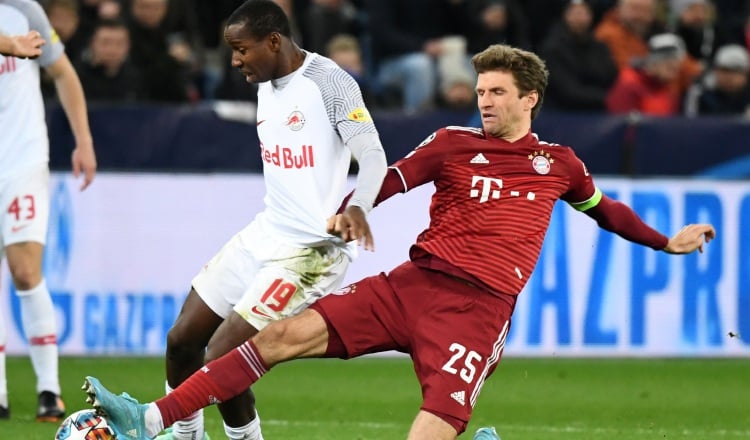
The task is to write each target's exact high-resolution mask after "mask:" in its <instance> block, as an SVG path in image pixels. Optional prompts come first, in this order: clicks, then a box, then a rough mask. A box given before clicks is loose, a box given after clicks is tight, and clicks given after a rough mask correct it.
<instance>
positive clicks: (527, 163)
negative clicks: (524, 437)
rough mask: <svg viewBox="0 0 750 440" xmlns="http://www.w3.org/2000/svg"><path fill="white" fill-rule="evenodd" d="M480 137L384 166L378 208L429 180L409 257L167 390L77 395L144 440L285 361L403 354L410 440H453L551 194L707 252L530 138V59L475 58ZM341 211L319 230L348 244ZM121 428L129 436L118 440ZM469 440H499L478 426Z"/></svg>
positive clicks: (459, 134)
mask: <svg viewBox="0 0 750 440" xmlns="http://www.w3.org/2000/svg"><path fill="white" fill-rule="evenodd" d="M472 61H473V64H474V68H475V70H476V71H477V74H478V77H477V86H476V92H477V101H478V105H479V110H480V112H481V116H482V126H483V128H482V129H478V128H466V127H446V128H443V129H441V130H438V131H437V132H435V133H434V134H432V135H430V136H429V137H428V138H427V139H426V140H425V141H424V142H422V144H420V145H419V146H418V147H417V148H416V149H415V150H414V151H413V152H411V153H409V155H407V156H406V157H405V158H403V159H401V160H400V161H398V162H396V163H395V164H394V165H393V166H391V167H390V169H389V172H388V174H387V176H386V178H385V180H384V182H383V186H382V188H381V191H380V194H379V196H378V199H377V201H378V202H382V201H383V200H385V199H387V198H389V197H391V196H392V195H394V194H397V193H401V192H406V191H409V190H410V189H412V188H415V187H417V186H420V185H422V184H425V183H428V182H433V183H434V185H435V194H434V195H433V198H432V204H431V206H430V224H429V226H428V227H427V229H426V230H425V231H424V232H422V233H421V234H420V235H419V237H417V240H416V243H415V244H414V245H413V246H412V248H411V250H410V259H409V261H407V262H405V263H403V264H401V265H400V266H398V267H396V268H395V269H393V270H392V271H391V272H390V273H388V274H383V273H381V274H380V275H376V276H372V277H369V278H365V279H363V280H361V281H359V282H356V283H354V284H352V285H350V286H348V287H346V288H344V289H341V290H339V291H338V292H334V294H332V295H329V296H327V297H324V298H322V299H320V300H319V301H318V302H316V303H315V304H313V305H312V306H310V308H309V309H308V310H306V311H304V312H302V313H301V314H300V315H298V316H296V317H292V318H289V319H283V320H281V321H277V322H273V323H271V324H269V325H268V326H267V327H266V328H264V329H263V330H262V331H261V332H260V333H258V334H257V335H256V336H255V337H253V338H252V339H250V340H248V341H247V342H246V343H244V344H243V345H241V346H239V347H238V348H236V349H235V350H233V351H232V352H230V353H228V354H227V355H225V356H224V357H222V358H220V359H218V360H215V361H213V362H210V363H209V364H208V365H207V366H206V367H205V368H204V369H202V370H200V371H198V372H196V373H195V374H193V376H191V377H190V378H189V379H188V380H187V381H185V382H183V384H182V385H180V386H179V387H178V388H177V389H176V390H175V391H174V392H173V393H171V394H170V395H168V396H166V397H163V398H161V399H159V400H157V401H156V402H151V403H149V404H139V403H137V402H136V401H135V400H133V399H132V398H130V397H128V396H122V395H121V396H115V395H114V394H112V393H111V392H109V391H108V390H106V388H104V387H103V386H102V385H101V383H100V382H99V381H98V380H97V379H96V378H93V377H87V384H86V387H85V388H86V390H87V392H88V393H89V394H90V397H91V398H92V402H93V404H94V406H95V407H97V408H101V409H103V410H104V411H105V412H106V413H107V414H108V415H109V417H110V424H111V425H113V426H114V427H115V430H116V431H117V432H118V435H121V437H118V438H121V440H122V439H148V438H152V437H153V436H154V435H156V433H158V432H159V431H160V430H161V429H163V427H165V426H169V425H170V424H171V423H173V422H174V421H175V420H178V419H180V418H182V417H184V416H185V415H187V414H190V413H192V412H193V411H195V410H196V409H198V408H201V407H204V406H207V405H209V404H212V403H216V402H217V401H224V400H227V399H230V398H231V397H233V396H234V395H236V394H238V393H240V392H242V391H244V390H245V389H247V387H249V386H250V385H251V384H253V383H255V382H256V381H257V380H258V379H259V378H260V377H261V376H263V374H265V373H266V372H267V371H268V369H269V368H271V367H272V366H274V365H276V364H278V363H280V362H283V361H287V360H290V359H295V358H303V357H340V358H345V359H348V358H353V357H357V356H360V355H363V354H366V353H375V352H381V351H386V350H399V351H402V352H406V353H409V354H410V355H411V357H412V359H413V361H414V369H415V371H416V374H417V377H418V379H419V382H420V385H421V387H422V396H423V402H422V405H421V408H420V410H419V412H418V414H417V416H416V419H415V420H414V422H413V424H412V426H411V429H410V431H409V434H408V439H410V440H443V439H455V438H456V436H457V435H459V434H461V433H462V432H463V431H464V430H465V429H466V426H467V424H468V423H469V420H470V418H471V414H472V410H473V407H474V404H475V403H476V400H477V397H478V395H479V392H480V390H481V388H482V385H483V384H484V382H485V381H486V380H487V378H488V377H489V376H490V375H491V374H492V372H493V371H494V369H495V367H496V366H497V363H498V362H499V360H500V356H501V355H502V351H503V347H504V345H505V339H506V336H507V334H508V331H509V329H510V325H511V315H512V313H513V309H514V306H515V304H516V297H517V295H518V294H519V293H520V292H521V289H522V288H523V286H524V285H525V284H526V282H527V281H528V279H529V277H530V276H531V272H532V270H533V268H534V265H535V264H536V262H537V259H538V257H539V253H540V250H541V247H542V242H543V240H544V236H545V233H546V230H547V227H548V224H549V221H550V216H551V213H552V208H553V206H554V204H555V202H556V201H557V200H558V199H562V200H564V201H566V202H568V203H569V204H570V205H571V206H573V208H575V209H576V210H579V211H582V212H584V213H586V214H587V215H589V216H590V217H592V218H593V219H594V220H596V221H597V223H598V224H599V226H600V227H602V228H604V229H607V230H609V231H612V232H615V233H617V234H619V235H620V236H622V237H624V238H626V239H628V240H630V241H633V242H635V243H639V244H642V245H644V246H649V247H651V248H653V249H655V250H662V251H665V252H668V253H673V254H684V253H690V252H693V251H695V250H701V251H702V250H703V245H704V243H705V242H708V241H710V240H711V239H712V238H713V237H714V235H715V231H714V228H713V227H712V226H711V225H705V224H697V225H688V226H685V227H684V228H683V229H681V230H680V231H679V232H678V233H677V234H675V235H674V236H673V237H672V238H668V237H666V236H664V235H662V234H661V233H659V232H657V231H655V230H653V229H652V228H650V227H649V226H647V225H646V224H645V223H644V222H643V221H642V220H641V219H640V218H639V217H638V216H637V215H636V214H635V212H634V211H633V210H631V209H630V208H629V207H627V206H626V205H624V204H622V203H619V202H616V201H614V200H612V199H610V198H608V197H607V196H605V195H603V194H602V192H601V191H600V190H599V189H598V188H597V187H596V186H595V185H594V182H593V180H592V177H591V175H590V174H589V172H588V171H587V170H586V167H585V166H584V164H583V163H582V162H581V161H580V160H579V159H578V158H577V157H576V155H575V153H574V152H573V150H572V149H570V148H568V147H564V146H560V145H557V144H552V143H547V142H543V141H540V140H539V139H538V138H537V136H536V135H534V134H533V133H532V132H531V120H532V119H533V118H534V117H535V116H536V115H537V114H538V112H539V109H540V107H541V102H542V98H543V95H544V90H545V87H546V85H547V75H548V73H547V70H546V68H545V66H544V62H543V61H542V60H541V59H539V58H538V57H537V56H536V55H534V54H533V53H530V52H526V51H523V50H520V49H517V48H513V47H509V46H505V45H493V46H490V47H489V48H487V49H486V50H485V51H483V52H481V53H479V54H477V55H475V56H474V58H473V60H472ZM349 225H350V219H349V218H348V217H347V215H346V214H338V215H336V216H334V217H332V218H331V219H330V220H329V223H328V228H329V231H331V232H332V233H337V234H339V235H341V236H342V238H344V239H346V240H360V243H362V244H364V245H365V246H366V247H368V246H370V247H371V246H372V237H371V236H369V235H367V236H356V235H354V234H352V233H351V232H350V231H351V229H350V228H349ZM122 434H125V435H122ZM474 438H475V439H480V438H481V439H497V438H498V436H497V434H495V433H494V431H493V430H491V429H488V428H483V429H481V430H480V431H478V432H477V433H476V435H475V437H474Z"/></svg>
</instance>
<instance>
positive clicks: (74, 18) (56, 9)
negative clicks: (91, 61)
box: [44, 0, 89, 65]
mask: <svg viewBox="0 0 750 440" xmlns="http://www.w3.org/2000/svg"><path fill="white" fill-rule="evenodd" d="M44 10H45V12H46V13H47V17H48V18H49V22H50V23H51V24H52V28H53V29H55V32H57V35H58V36H59V37H60V41H62V43H63V45H64V46H65V55H67V56H68V58H69V59H70V62H71V63H73V65H75V64H76V63H77V62H78V60H79V59H80V58H81V54H82V53H83V51H84V49H85V48H86V45H87V44H88V38H89V35H88V34H85V33H84V32H83V30H82V29H81V27H80V26H79V25H80V22H81V19H80V16H79V14H78V2H77V1H76V0H48V1H47V2H45V3H44Z"/></svg>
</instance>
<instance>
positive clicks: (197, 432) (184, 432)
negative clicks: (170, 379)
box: [159, 382, 204, 440]
mask: <svg viewBox="0 0 750 440" xmlns="http://www.w3.org/2000/svg"><path fill="white" fill-rule="evenodd" d="M164 388H165V389H166V390H167V394H169V393H171V392H172V391H173V388H172V387H170V386H169V384H168V383H166V382H165V384H164ZM159 418H160V419H161V417H159ZM203 432H204V425H203V410H202V409H199V410H198V411H196V412H194V413H192V414H190V415H189V416H188V417H186V418H184V419H182V420H178V421H176V422H175V423H174V425H172V435H173V436H174V439H175V440H203Z"/></svg>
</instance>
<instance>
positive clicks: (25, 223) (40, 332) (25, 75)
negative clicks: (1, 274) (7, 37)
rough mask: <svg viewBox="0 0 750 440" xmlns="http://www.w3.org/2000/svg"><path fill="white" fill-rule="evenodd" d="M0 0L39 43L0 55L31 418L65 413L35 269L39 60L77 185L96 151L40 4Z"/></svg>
mask: <svg viewBox="0 0 750 440" xmlns="http://www.w3.org/2000/svg"><path fill="white" fill-rule="evenodd" d="M2 6H3V7H2V11H1V12H0V29H2V30H3V31H6V32H8V33H9V34H11V35H24V34H26V35H27V36H28V33H29V32H31V29H36V30H37V31H38V35H40V36H41V38H42V39H44V41H45V43H46V45H45V46H44V49H43V50H42V53H41V55H40V56H39V57H38V58H36V59H34V60H30V59H20V58H11V57H9V58H5V57H2V56H0V66H2V67H0V127H2V136H0V205H2V206H3V211H2V216H0V246H2V248H0V256H3V255H4V256H5V257H7V262H8V268H9V269H10V275H11V279H12V281H13V285H14V287H15V293H16V295H18V299H19V303H20V307H21V322H22V325H23V331H24V334H25V336H26V338H27V340H28V341H29V355H30V357H31V363H32V365H33V367H34V372H35V374H36V393H37V395H38V406H37V408H36V409H35V410H36V419H37V420H38V421H45V422H56V423H58V422H60V421H61V420H62V418H63V417H64V416H65V405H64V404H63V402H62V399H61V398H60V394H61V389H60V380H59V376H58V350H57V336H56V332H57V324H56V319H55V309H54V306H53V305H52V299H51V297H50V292H49V290H48V289H47V284H46V282H45V279H44V275H43V273H42V255H43V253H44V243H45V240H46V235H47V222H48V217H49V210H50V207H49V203H50V188H49V167H48V162H49V140H48V139H47V126H46V122H45V115H44V105H43V102H42V96H41V91H40V86H39V70H40V68H44V69H45V70H46V71H47V72H48V73H49V75H50V77H51V78H52V79H53V80H54V83H55V86H56V87H57V90H58V92H59V95H60V102H61V104H62V107H63V110H64V111H65V114H66V116H67V119H68V122H69V124H70V128H71V130H72V132H73V136H74V138H75V149H74V150H73V155H72V164H73V174H74V175H75V176H76V177H78V176H79V175H80V174H81V173H83V176H84V177H83V179H84V180H83V184H82V185H81V189H85V188H86V187H88V186H89V184H90V183H91V182H92V180H93V179H94V174H95V171H96V157H95V154H94V146H93V141H92V139H91V132H90V129H89V123H88V117H87V113H86V100H85V97H84V94H83V90H82V88H81V84H80V81H79V79H78V76H77V75H76V72H75V70H73V66H72V65H71V64H70V60H69V59H68V57H67V56H66V55H65V52H64V49H63V45H62V43H61V42H60V40H59V38H57V36H56V35H55V31H54V30H53V28H52V25H51V24H50V22H49V20H48V19H47V16H46V15H45V13H44V10H43V9H42V7H41V5H39V4H38V3H37V2H35V1H32V0H10V1H7V0H6V1H3V2H2ZM35 32H36V31H35ZM32 36H33V37H34V38H31V43H33V44H38V43H39V41H38V37H36V35H34V34H32ZM0 325H2V326H3V327H2V328H0V347H2V349H0V418H8V417H9V416H10V408H9V402H8V389H7V380H6V374H5V373H6V371H5V350H4V348H5V345H6V343H7V340H6V338H7V332H6V331H5V327H4V325H5V323H4V322H0Z"/></svg>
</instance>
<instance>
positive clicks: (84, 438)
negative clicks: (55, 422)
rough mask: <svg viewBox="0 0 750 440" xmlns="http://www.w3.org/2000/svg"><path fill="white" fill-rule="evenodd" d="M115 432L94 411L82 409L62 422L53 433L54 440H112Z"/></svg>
mask: <svg viewBox="0 0 750 440" xmlns="http://www.w3.org/2000/svg"><path fill="white" fill-rule="evenodd" d="M114 438H115V432H114V431H113V430H112V428H110V427H109V424H108V423H107V419H105V418H104V416H101V415H99V414H97V413H96V410H94V409H82V410H80V411H76V412H74V413H73V414H71V415H69V416H68V417H66V418H65V420H63V422H62V423H61V424H60V427H59V428H57V433H55V440H114Z"/></svg>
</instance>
